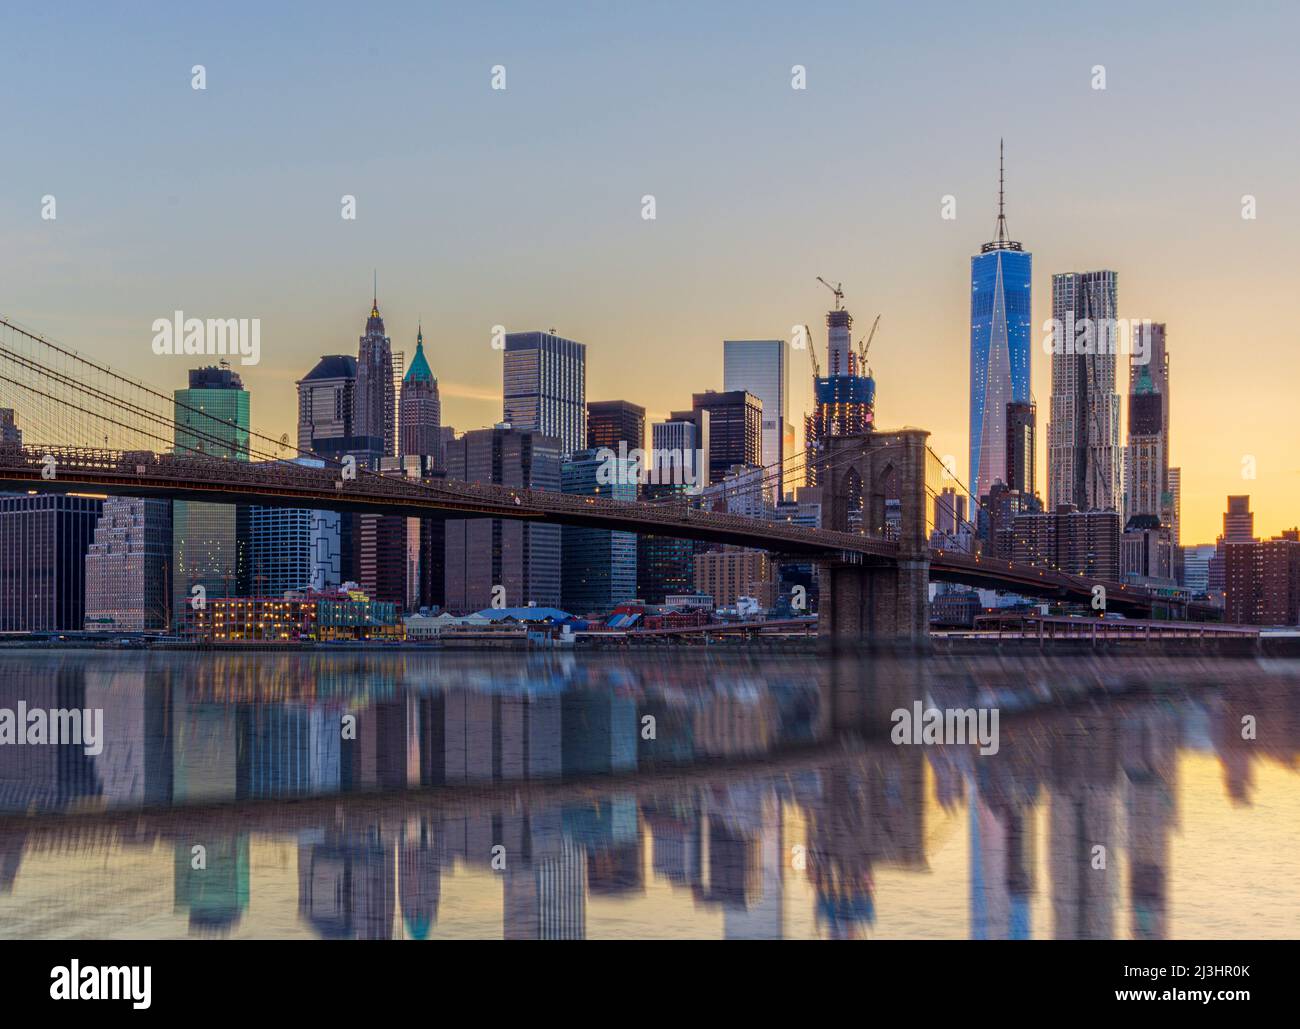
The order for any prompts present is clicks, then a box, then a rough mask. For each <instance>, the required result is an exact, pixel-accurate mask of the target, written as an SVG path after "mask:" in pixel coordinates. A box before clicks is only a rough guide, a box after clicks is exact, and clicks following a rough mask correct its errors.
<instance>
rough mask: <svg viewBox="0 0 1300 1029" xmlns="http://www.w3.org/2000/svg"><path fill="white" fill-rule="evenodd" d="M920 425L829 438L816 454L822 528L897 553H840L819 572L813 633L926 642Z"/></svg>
mask: <svg viewBox="0 0 1300 1029" xmlns="http://www.w3.org/2000/svg"><path fill="white" fill-rule="evenodd" d="M928 436H929V433H928V432H926V431H925V430H923V429H904V430H902V431H900V432H873V433H861V434H858V435H853V436H832V437H830V438H829V439H827V440H825V442H824V446H823V449H822V451H821V452H820V453H819V454H818V458H817V465H818V470H817V481H818V483H819V484H820V485H821V486H822V490H823V493H822V497H823V499H822V515H823V522H822V524H823V526H824V527H825V528H827V529H834V530H838V531H840V532H849V531H852V529H851V527H854V528H856V524H857V522H858V518H857V512H856V511H854V510H851V508H853V507H854V505H855V503H856V498H857V497H859V496H860V497H861V498H862V500H861V504H862V507H861V526H862V531H863V532H864V533H866V534H867V535H870V536H883V537H888V538H890V539H892V540H893V541H895V542H896V543H897V544H898V549H899V552H898V558H897V559H896V560H895V559H893V558H889V559H874V558H870V557H862V556H861V555H854V556H853V557H850V556H849V555H844V556H843V557H842V558H841V559H840V560H838V561H835V560H833V561H827V562H825V563H824V564H823V567H822V570H821V580H820V581H821V609H820V616H819V622H820V632H821V634H822V635H823V636H831V637H838V638H858V639H860V638H869V637H874V638H882V639H888V638H896V639H914V640H917V639H926V638H928V636H929V632H930V616H929V599H928V594H929V572H930V547H929V540H928V533H927V530H926V514H927V511H926V507H927V503H926V488H925V467H926V453H927V451H926V438H927V437H928Z"/></svg>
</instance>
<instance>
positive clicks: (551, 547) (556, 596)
mask: <svg viewBox="0 0 1300 1029" xmlns="http://www.w3.org/2000/svg"><path fill="white" fill-rule="evenodd" d="M562 446H563V444H562V443H561V442H560V441H559V440H558V439H556V438H555V437H554V436H546V435H543V434H542V433H538V432H528V431H523V430H520V429H513V428H507V427H506V426H504V425H498V426H496V427H495V428H491V429H473V430H471V431H469V432H467V433H465V435H463V436H461V437H460V439H458V440H455V441H454V442H452V443H450V444H448V446H447V478H448V480H458V481H461V482H483V483H494V484H496V485H501V486H516V487H519V488H521V489H543V490H554V491H555V492H557V493H558V492H559V491H560V453H561V448H562ZM446 526H447V527H446V533H447V537H446V540H447V542H446V554H447V594H446V599H447V607H448V608H449V609H451V610H454V611H477V610H481V609H483V608H485V607H488V606H490V605H491V603H492V593H493V587H494V586H502V587H504V588H505V604H506V606H507V607H520V606H523V605H525V604H530V603H534V604H537V605H538V606H539V607H559V605H560V547H561V544H560V527H559V526H558V525H534V524H528V523H525V522H521V521H508V520H505V519H500V518H449V519H447V523H446Z"/></svg>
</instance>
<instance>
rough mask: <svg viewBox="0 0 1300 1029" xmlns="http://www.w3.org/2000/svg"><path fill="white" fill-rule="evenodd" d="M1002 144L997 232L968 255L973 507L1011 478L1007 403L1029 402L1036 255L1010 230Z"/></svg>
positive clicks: (999, 163) (971, 484)
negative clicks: (1016, 239)
mask: <svg viewBox="0 0 1300 1029" xmlns="http://www.w3.org/2000/svg"><path fill="white" fill-rule="evenodd" d="M1002 185H1003V178H1002V150H1001V144H999V147H998V234H997V238H996V239H994V240H993V241H992V242H990V243H985V244H984V245H983V246H981V247H980V252H979V253H978V254H976V255H975V256H974V257H972V258H971V259H970V283H971V293H970V479H969V485H970V487H971V488H972V489H973V490H974V491H975V496H974V497H973V498H972V506H971V510H972V511H973V510H974V509H975V507H974V505H975V504H976V503H978V501H979V498H980V497H982V496H985V495H986V494H987V493H988V492H989V487H991V486H992V485H993V483H994V482H996V481H998V480H999V479H1000V480H1002V481H1003V482H1006V481H1007V404H1009V403H1013V402H1015V403H1028V402H1029V400H1030V396H1029V359H1030V353H1031V347H1032V343H1031V338H1030V337H1031V335H1032V321H1033V319H1032V311H1031V307H1032V304H1031V295H1030V286H1031V285H1032V282H1033V254H1030V253H1029V252H1028V251H1026V250H1025V249H1024V247H1022V246H1021V245H1020V244H1019V243H1017V242H1015V241H1014V240H1012V239H1011V238H1010V237H1009V235H1008V233H1007V219H1006V215H1005V213H1004V205H1003V200H1004V196H1003V189H1002Z"/></svg>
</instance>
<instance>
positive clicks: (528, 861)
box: [0, 654, 1300, 939]
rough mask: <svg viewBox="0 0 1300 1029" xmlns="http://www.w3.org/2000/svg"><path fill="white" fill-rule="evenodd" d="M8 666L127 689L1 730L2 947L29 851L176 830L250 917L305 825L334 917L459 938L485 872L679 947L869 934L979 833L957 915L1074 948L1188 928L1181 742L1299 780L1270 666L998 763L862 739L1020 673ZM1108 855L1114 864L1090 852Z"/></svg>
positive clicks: (42, 857)
mask: <svg viewBox="0 0 1300 1029" xmlns="http://www.w3.org/2000/svg"><path fill="white" fill-rule="evenodd" d="M1225 667H1231V666H1225ZM4 670H5V671H6V672H8V673H11V674H8V675H7V676H6V679H5V686H4V688H3V689H4V693H3V697H4V698H5V699H4V700H3V704H6V705H9V706H12V704H13V703H15V702H16V701H17V699H20V698H21V699H25V700H26V701H27V703H28V704H29V706H38V705H39V706H44V707H74V706H76V707H101V708H103V709H104V712H105V718H104V722H105V734H106V740H105V744H104V748H103V752H102V753H101V754H99V755H97V756H94V757H91V756H88V755H85V754H83V753H82V751H81V750H80V749H79V748H68V747H9V746H6V747H0V809H2V810H3V812H6V813H8V815H9V817H6V818H4V819H3V824H0V934H2V935H8V934H10V933H11V932H12V931H13V930H12V928H11V927H10V926H7V925H6V922H7V921H8V919H7V918H6V917H5V914H4V913H5V912H10V913H13V912H15V911H19V912H20V911H21V909H22V904H23V898H24V895H25V890H24V888H23V887H24V872H25V870H27V871H30V872H32V873H34V874H36V875H39V873H40V871H41V869H42V867H43V865H44V864H45V863H46V862H51V861H52V860H53V858H54V856H55V855H58V856H60V857H66V856H67V855H73V856H74V857H75V856H77V855H80V856H81V857H82V858H84V859H85V861H86V862H94V861H96V860H98V861H100V862H101V863H103V862H106V861H108V860H109V857H108V855H110V854H121V853H123V852H126V851H139V852H141V853H147V852H149V851H150V850H151V849H157V848H160V847H161V848H165V849H167V850H169V851H170V853H171V861H170V864H171V866H172V869H171V870H172V887H173V888H172V902H173V910H174V912H175V913H176V914H178V915H180V916H182V917H184V919H185V926H186V930H185V931H188V932H189V933H190V934H192V935H231V934H236V933H240V932H244V931H247V928H248V926H247V925H246V924H245V923H246V922H247V920H248V919H249V917H250V905H255V904H256V903H257V898H256V896H255V892H254V890H253V889H252V885H251V884H252V880H253V878H254V876H253V872H254V869H253V868H252V863H253V854H254V851H255V850H256V844H257V843H258V841H261V840H267V839H291V840H293V841H294V847H295V849H296V858H297V867H296V875H295V870H294V869H292V868H289V869H287V870H285V872H284V874H283V876H281V877H280V878H281V879H283V884H282V885H283V888H284V889H286V890H290V889H291V890H292V891H294V892H295V893H296V903H297V912H298V917H299V919H300V922H301V924H302V926H304V927H306V928H307V929H308V930H309V931H310V933H311V934H312V935H317V936H324V937H336V938H387V937H391V936H394V935H398V936H403V937H406V938H417V939H418V938H428V937H433V936H438V935H439V929H440V922H439V919H440V914H441V912H442V909H443V908H444V907H445V904H446V903H447V902H448V901H449V900H450V901H452V902H453V903H454V902H455V901H456V900H457V898H458V892H457V891H458V889H460V888H461V887H462V885H465V886H467V885H468V884H469V883H470V882H476V883H481V881H482V879H483V878H485V877H486V878H489V879H491V880H492V881H497V880H499V887H498V888H499V891H500V912H501V920H500V929H499V931H500V933H501V934H502V935H504V936H506V937H508V938H574V937H582V936H585V935H587V933H588V917H587V916H588V906H589V904H590V903H599V904H601V905H604V906H606V907H607V906H608V904H609V903H610V902H628V903H632V902H634V901H643V900H645V899H646V898H647V897H648V896H651V895H653V896H654V897H656V898H659V899H660V903H659V907H660V908H661V909H663V910H664V915H663V919H664V921H662V922H661V923H657V922H656V920H655V917H654V914H653V911H651V913H650V914H649V924H648V925H643V926H642V927H641V933H642V934H647V930H648V934H651V935H656V934H662V935H675V934H677V929H676V927H675V926H674V925H673V924H672V922H671V920H670V919H671V918H672V917H675V916H673V915H670V914H669V913H668V909H669V908H671V910H672V911H673V912H677V911H679V910H683V909H682V908H681V907H680V905H679V903H678V901H681V902H684V903H686V904H687V905H688V906H689V910H690V911H691V912H693V913H696V914H703V915H708V916H711V917H716V916H720V918H721V925H722V935H724V936H726V937H729V938H780V937H783V936H787V935H791V934H792V925H791V923H792V922H793V921H795V918H794V915H793V914H792V897H794V896H795V895H800V896H802V894H803V893H804V892H810V894H811V904H810V911H809V912H802V911H801V912H800V914H799V918H798V920H799V922H800V925H799V926H798V927H797V929H795V933H796V934H807V931H808V927H807V926H806V925H804V924H803V922H804V921H805V917H804V916H805V915H808V916H809V917H810V918H811V923H812V928H813V929H814V930H815V932H816V934H818V935H824V936H864V935H871V934H872V933H873V930H874V927H875V926H876V924H877V922H878V920H881V919H888V918H889V917H890V915H889V912H887V911H882V910H879V909H878V907H879V898H878V890H877V880H878V878H879V876H880V875H882V874H887V875H891V876H892V875H896V874H900V873H901V874H904V875H908V876H916V877H926V876H933V872H932V869H931V865H930V861H931V858H932V855H933V853H934V852H935V851H936V849H937V847H938V846H941V845H942V843H943V840H942V839H937V837H936V834H939V835H942V834H944V833H947V834H951V833H953V832H957V831H964V832H965V834H966V837H967V839H968V841H969V844H968V846H969V851H968V862H967V869H966V872H967V875H966V877H965V882H964V883H961V884H959V886H954V885H953V884H950V883H946V882H935V883H934V884H933V885H934V889H935V890H940V891H942V890H948V891H952V890H953V889H957V888H959V889H960V890H962V891H963V892H964V894H965V898H966V902H967V904H966V906H967V911H966V920H965V922H964V923H963V924H962V925H959V926H956V927H955V928H954V932H957V933H967V932H968V933H969V935H971V936H974V937H990V938H1008V937H1009V938H1024V937H1027V936H1031V935H1035V923H1036V921H1037V923H1038V926H1039V931H1038V933H1037V934H1039V935H1041V934H1043V928H1042V927H1043V919H1044V917H1045V918H1046V923H1047V934H1050V935H1053V936H1056V937H1061V938H1098V937H1109V936H1116V935H1118V936H1134V937H1140V938H1161V937H1164V936H1166V935H1168V933H1169V910H1168V909H1169V894H1170V878H1171V875H1175V874H1177V869H1171V867H1170V866H1171V839H1172V838H1173V837H1174V836H1175V834H1177V833H1178V832H1179V831H1180V829H1181V827H1182V825H1181V818H1182V814H1181V812H1180V810H1179V803H1178V797H1179V792H1180V783H1179V767H1180V760H1181V759H1183V758H1185V756H1186V755H1187V754H1189V753H1197V752H1200V753H1206V754H1213V755H1214V757H1215V759H1216V760H1217V761H1218V763H1219V767H1220V770H1221V774H1222V790H1223V792H1224V793H1225V794H1226V795H1227V796H1228V797H1229V798H1231V800H1232V801H1233V803H1234V804H1236V805H1238V806H1239V807H1241V808H1243V809H1249V808H1250V807H1251V806H1252V804H1253V803H1254V793H1255V791H1256V789H1257V779H1258V772H1259V766H1260V763H1261V762H1271V763H1276V764H1279V765H1281V766H1282V767H1284V768H1287V769H1290V770H1292V771H1294V769H1295V768H1296V764H1297V756H1298V755H1297V746H1296V741H1297V740H1298V739H1300V734H1298V733H1297V731H1296V730H1297V728H1300V702H1298V701H1297V696H1298V695H1297V693H1296V691H1295V689H1294V685H1289V684H1288V681H1287V680H1286V679H1285V678H1284V677H1283V676H1280V675H1272V674H1267V673H1265V674H1261V673H1260V671H1259V670H1258V669H1254V668H1251V669H1246V670H1244V671H1246V672H1247V673H1248V674H1246V675H1243V680H1244V682H1243V684H1241V685H1232V684H1231V681H1229V683H1228V684H1227V685H1222V686H1219V687H1217V688H1213V689H1210V690H1207V691H1199V690H1193V691H1190V692H1187V691H1184V690H1182V689H1173V688H1169V689H1166V690H1164V691H1162V692H1156V693H1151V692H1146V693H1144V694H1142V695H1138V696H1130V697H1123V698H1114V699H1108V700H1104V701H1103V702H1101V703H1093V702H1089V701H1087V700H1081V699H1080V698H1074V701H1073V702H1072V703H1071V704H1070V705H1069V706H1065V707H1048V708H1034V707H1032V706H1029V705H1027V706H1026V709H1025V710H1023V711H1022V712H1021V713H1020V714H1019V715H1016V716H1015V717H1011V718H1004V721H1003V726H1002V743H1001V749H1000V751H999V753H998V754H997V755H994V756H989V757H980V756H978V755H977V754H976V753H975V751H974V750H973V749H971V748H968V747H927V748H922V747H895V746H892V745H890V744H889V743H888V742H887V741H882V740H881V739H880V738H879V736H878V734H877V733H875V732H874V731H872V732H869V733H868V735H867V738H866V739H857V737H856V736H855V737H854V739H855V741H856V742H855V743H854V745H852V746H849V745H847V744H846V743H845V742H844V739H843V732H844V730H845V729H846V728H850V729H870V730H876V729H878V728H879V725H880V715H881V709H882V708H892V707H893V706H897V704H898V703H899V702H901V701H902V700H903V699H905V698H908V697H912V696H926V697H931V698H933V699H934V700H935V702H937V703H940V704H942V703H944V702H945V699H944V698H948V700H950V701H951V702H952V703H953V704H954V705H955V704H969V703H972V702H973V700H972V699H971V697H972V685H971V682H972V681H978V682H979V683H981V684H983V685H982V686H981V688H985V687H987V686H988V684H989V683H993V684H994V685H995V687H996V684H997V682H998V676H997V674H996V670H991V669H990V668H980V669H977V670H967V671H968V672H971V674H968V675H962V674H958V673H959V672H960V671H961V670H960V669H959V668H955V667H954V666H952V665H951V664H944V663H936V662H933V661H930V662H900V663H897V665H894V664H892V663H889V662H876V663H875V665H874V666H873V667H872V668H871V669H870V670H869V671H864V670H863V669H862V668H861V667H859V666H856V665H851V666H849V667H847V668H846V667H844V666H842V665H841V666H838V667H837V666H836V665H835V663H834V662H824V663H822V662H814V661H812V660H810V659H808V658H801V659H798V660H795V659H787V658H777V659H773V658H767V659H763V660H753V659H746V658H742V657H739V656H736V655H731V656H727V655H721V656H707V657H700V656H698V655H692V656H691V658H690V660H680V659H676V658H673V657H665V656H661V655H652V656H649V657H647V658H645V659H629V660H623V659H619V660H609V661H583V660H575V659H574V658H573V657H572V656H571V655H563V656H559V657H549V658H546V659H541V660H538V659H527V658H514V659H509V660H504V661H484V660H483V659H481V658H479V659H476V660H475V661H474V662H473V663H470V662H468V661H442V660H435V661H428V660H420V661H415V660H409V659H401V658H399V659H387V660H383V661H373V660H366V659H358V658H356V657H354V656H351V655H338V656H331V657H330V658H328V659H324V658H320V657H316V656H308V655H292V656H291V655H284V656H275V657H267V656H261V657H256V658H250V657H249V656H245V655H217V656H215V657H204V658H203V659H201V660H192V659H189V658H187V657H181V656H178V655H167V656H166V657H165V658H164V659H161V660H160V659H158V658H157V657H154V656H152V655H108V656H107V658H105V657H104V656H101V655H94V656H93V657H90V656H87V655H84V654H82V655H73V654H61V655H38V656H35V657H30V656H29V657H27V658H24V659H22V660H17V661H15V660H14V659H13V658H12V657H11V656H8V655H7V656H6V657H5V669H4ZM1090 674H1091V673H1089V672H1088V671H1087V670H1086V669H1076V670H1075V678H1077V679H1079V680H1080V681H1083V680H1085V679H1088V677H1089V675H1090ZM1216 674H1217V675H1218V676H1219V677H1220V678H1222V677H1223V673H1222V670H1220V671H1218V672H1217V673H1216ZM998 688H1000V687H998ZM1057 699H1062V700H1066V701H1070V700H1071V698H1070V696H1069V695H1068V690H1067V691H1066V693H1065V695H1062V696H1060V697H1058V698H1057ZM845 711H847V712H849V715H848V717H847V721H848V722H849V723H851V724H850V725H848V726H846V725H845V724H844V722H845V721H846V718H845V716H844V712H845ZM345 714H351V715H353V716H355V717H356V724H357V734H356V739H355V740H352V741H344V740H342V738H341V734H340V732H339V725H340V720H341V718H342V716H343V715H345ZM1244 714H1251V715H1254V716H1255V718H1256V720H1257V723H1258V727H1259V738H1258V739H1257V740H1255V741H1246V740H1242V739H1241V734H1240V731H1239V725H1240V720H1241V717H1242V715H1244ZM647 715H650V716H653V718H654V720H655V727H656V738H655V739H653V740H646V739H643V738H642V734H641V729H642V719H643V718H644V717H646V716H647ZM1180 756H1181V757H1180ZM603 783H607V785H602V784H603ZM1291 790H1292V795H1294V786H1292V787H1291ZM142 808H143V809H146V811H145V813H144V814H141V815H139V816H138V817H137V816H136V815H134V814H128V813H129V812H134V811H136V810H137V809H142ZM19 813H22V814H23V817H21V818H18V817H14V816H15V815H17V814H19ZM958 821H960V823H961V829H954V828H953V826H954V824H956V823H957V822H958ZM196 845H202V846H203V847H204V848H206V857H207V864H206V868H205V869H201V870H196V869H194V868H192V866H191V855H192V848H193V847H194V846H196ZM1097 845H1101V846H1104V847H1106V849H1107V852H1108V858H1109V866H1108V870H1107V871H1106V872H1104V873H1098V872H1097V871H1095V870H1094V869H1092V867H1091V865H1090V863H1089V861H1088V860H1087V858H1088V856H1089V854H1090V853H1091V851H1092V848H1093V847H1094V846H1097ZM494 847H504V856H505V867H504V868H494V867H493V865H492V859H493V854H494V851H493V848H494ZM1289 860H1292V861H1294V857H1291V858H1289ZM1222 874H1225V875H1226V874H1228V872H1227V870H1224V871H1223V873H1222ZM295 880H296V881H295ZM277 881H279V880H277ZM72 885H73V886H74V887H75V883H74V884H72ZM664 898H670V899H671V900H672V903H671V904H670V905H669V904H664V903H662V900H663V899H664ZM1291 902H1292V903H1293V904H1294V901H1293V900H1292V901H1291ZM1035 912H1038V917H1037V919H1036V917H1035ZM1048 912H1050V914H1048ZM123 929H124V931H125V930H127V929H129V927H123ZM950 934H952V933H950Z"/></svg>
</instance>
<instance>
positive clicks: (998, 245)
mask: <svg viewBox="0 0 1300 1029" xmlns="http://www.w3.org/2000/svg"><path fill="white" fill-rule="evenodd" d="M1006 169H1007V165H1006V144H1005V142H1004V141H1003V140H1002V139H999V140H998V232H997V237H996V238H995V239H994V240H993V242H991V243H985V244H984V245H983V246H981V247H980V251H981V252H982V253H986V254H987V253H988V252H989V251H990V250H1020V249H1022V248H1021V246H1020V244H1019V243H1017V242H1016V241H1015V240H1013V239H1012V238H1011V233H1010V232H1009V231H1008V230H1007V173H1006Z"/></svg>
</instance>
